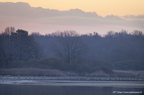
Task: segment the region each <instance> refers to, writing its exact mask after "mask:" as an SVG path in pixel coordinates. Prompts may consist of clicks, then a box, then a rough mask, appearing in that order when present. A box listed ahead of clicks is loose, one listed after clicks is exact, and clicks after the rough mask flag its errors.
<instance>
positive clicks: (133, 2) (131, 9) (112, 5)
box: [0, 0, 144, 16]
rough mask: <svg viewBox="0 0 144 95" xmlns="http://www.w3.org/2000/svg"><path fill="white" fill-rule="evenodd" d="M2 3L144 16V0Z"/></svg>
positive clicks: (57, 0)
mask: <svg viewBox="0 0 144 95" xmlns="http://www.w3.org/2000/svg"><path fill="white" fill-rule="evenodd" d="M0 2H27V3H29V4H30V5H31V6H32V7H43V8H49V9H57V10H69V9H75V8H78V9H81V10H83V11H86V12H96V13H97V14H98V15H100V16H106V15H111V14H113V15H118V16H124V15H144V0H0Z"/></svg>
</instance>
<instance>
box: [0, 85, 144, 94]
mask: <svg viewBox="0 0 144 95" xmlns="http://www.w3.org/2000/svg"><path fill="white" fill-rule="evenodd" d="M0 95H144V88H134V87H130V88H128V87H95V86H50V85H12V84H0Z"/></svg>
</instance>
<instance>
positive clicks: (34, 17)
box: [0, 0, 144, 34]
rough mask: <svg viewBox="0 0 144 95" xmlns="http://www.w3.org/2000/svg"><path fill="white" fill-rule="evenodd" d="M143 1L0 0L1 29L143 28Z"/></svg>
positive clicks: (45, 31)
mask: <svg viewBox="0 0 144 95" xmlns="http://www.w3.org/2000/svg"><path fill="white" fill-rule="evenodd" d="M12 2H13V3H12ZM18 2H21V3H18ZM143 5H144V0H0V29H1V30H0V31H3V30H4V28H5V27H8V26H13V27H15V28H16V29H19V28H22V29H25V30H27V31H30V32H40V33H41V34H48V33H51V32H55V31H57V30H60V31H63V30H75V31H77V32H79V33H80V34H83V33H92V32H94V31H95V32H98V33H100V34H104V33H106V32H108V31H120V30H122V29H124V30H127V31H133V30H140V31H144V11H143V10H144V6H143Z"/></svg>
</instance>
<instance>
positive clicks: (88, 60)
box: [0, 27, 144, 76]
mask: <svg viewBox="0 0 144 95" xmlns="http://www.w3.org/2000/svg"><path fill="white" fill-rule="evenodd" d="M15 68H17V70H19V71H20V68H21V69H23V72H26V70H27V71H29V72H28V73H27V74H30V73H31V72H37V71H36V70H43V71H45V72H51V73H52V71H47V70H48V69H50V70H54V71H53V73H54V72H55V70H56V71H57V72H62V71H63V72H68V73H71V74H65V75H75V74H76V75H77V74H80V75H90V74H93V73H95V72H103V73H104V74H109V75H112V74H113V73H114V72H113V70H144V34H143V33H142V32H141V31H134V32H132V33H128V32H127V31H125V30H122V31H120V32H113V31H110V32H108V33H107V34H106V35H105V36H101V35H99V34H98V33H96V32H94V33H92V34H85V35H84V34H83V35H79V34H77V33H76V32H75V31H72V30H70V31H64V32H61V31H58V32H55V33H52V34H47V35H41V34H39V33H32V34H30V35H28V32H27V31H25V30H21V29H18V30H16V31H15V29H14V28H13V27H8V28H6V29H5V31H4V32H2V33H1V34H0V69H1V70H0V71H1V72H0V73H1V74H4V71H8V69H9V70H12V69H15ZM18 68H19V69H18ZM24 68H35V69H33V71H31V70H29V69H25V70H24ZM2 70H3V71H2ZM43 71H42V72H43ZM9 73H11V72H9ZM43 73H44V72H43ZM13 74H14V73H13ZM21 74H22V71H21ZM33 74H36V75H39V74H38V72H37V73H33ZM41 74H42V73H41ZM139 76H140V75H139Z"/></svg>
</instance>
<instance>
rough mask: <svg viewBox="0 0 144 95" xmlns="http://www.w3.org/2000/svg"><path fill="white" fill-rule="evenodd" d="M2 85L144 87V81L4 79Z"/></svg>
mask: <svg viewBox="0 0 144 95" xmlns="http://www.w3.org/2000/svg"><path fill="white" fill-rule="evenodd" d="M0 85H43V86H92V87H129V88H144V81H84V80H83V81H81V80H38V79H37V80H32V79H31V80H28V79H27V80H24V79H13V80H12V79H2V80H0Z"/></svg>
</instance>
